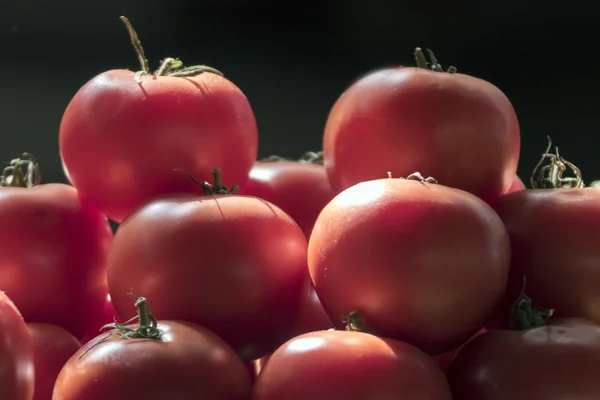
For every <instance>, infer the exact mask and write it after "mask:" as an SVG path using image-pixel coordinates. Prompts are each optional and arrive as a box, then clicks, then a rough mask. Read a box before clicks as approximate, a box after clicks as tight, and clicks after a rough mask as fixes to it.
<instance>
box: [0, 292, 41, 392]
mask: <svg viewBox="0 0 600 400" xmlns="http://www.w3.org/2000/svg"><path fill="white" fill-rule="evenodd" d="M0 362H1V365H2V369H1V371H0V399H11V400H32V399H33V388H34V387H33V385H34V379H35V373H34V367H33V345H32V342H31V337H30V336H29V332H28V331H27V326H26V325H25V321H24V320H23V317H22V316H21V314H20V313H19V310H17V308H16V307H15V304H14V303H13V302H12V301H11V300H10V299H9V298H8V296H6V294H5V293H4V292H2V291H0Z"/></svg>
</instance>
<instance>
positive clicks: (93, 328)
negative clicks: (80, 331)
mask: <svg viewBox="0 0 600 400" xmlns="http://www.w3.org/2000/svg"><path fill="white" fill-rule="evenodd" d="M115 319H117V310H115V305H114V304H113V302H112V299H111V298H110V295H107V296H106V300H105V302H104V308H103V309H102V311H100V312H99V313H98V315H97V316H96V318H94V322H93V323H92V324H91V325H90V329H89V330H88V332H87V333H86V334H85V335H83V336H82V337H81V339H80V340H81V343H84V344H85V343H87V342H89V341H90V340H92V339H94V338H95V337H96V336H98V334H99V333H100V331H101V329H102V327H103V326H104V325H106V324H111V323H113V322H115Z"/></svg>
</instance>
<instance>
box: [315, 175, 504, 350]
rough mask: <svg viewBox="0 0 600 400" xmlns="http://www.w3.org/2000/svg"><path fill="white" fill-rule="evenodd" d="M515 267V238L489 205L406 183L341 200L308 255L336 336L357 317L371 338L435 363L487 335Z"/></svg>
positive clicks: (322, 222) (329, 209) (326, 213)
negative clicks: (393, 342) (414, 350)
mask: <svg viewBox="0 0 600 400" xmlns="http://www.w3.org/2000/svg"><path fill="white" fill-rule="evenodd" d="M509 261H510V247H509V241H508V235H507V233H506V230H505V228H504V226H503V225H502V221H501V220H500V218H498V216H497V215H496V213H495V212H494V211H493V210H492V208H491V207H490V206H488V205H487V204H486V203H484V202H483V201H481V200H480V199H478V198H477V197H475V196H473V195H471V194H469V193H467V192H464V191H462V190H458V189H453V188H449V187H446V186H441V185H436V184H428V183H422V182H418V181H413V180H408V179H389V178H388V179H379V180H375V181H370V182H363V183H360V184H358V185H356V186H353V187H351V188H350V189H347V190H345V191H344V192H342V193H340V194H339V195H337V196H336V197H335V198H334V199H333V200H332V201H331V202H330V203H329V204H328V205H327V206H326V207H325V209H324V210H323V212H322V213H321V215H320V216H319V218H318V219H317V222H316V224H315V228H314V230H313V233H312V236H311V238H310V243H309V246H308V265H309V269H310V274H311V276H312V280H313V282H314V285H315V289H316V291H317V293H318V295H319V298H320V299H321V302H322V303H323V305H324V307H325V309H326V310H327V312H328V313H329V316H330V317H331V318H332V320H333V322H335V323H336V324H338V327H341V326H342V325H341V322H340V316H341V315H348V314H349V313H351V312H352V311H355V310H356V311H359V312H360V313H361V315H362V317H363V319H364V323H365V324H366V326H367V327H368V328H369V329H371V330H372V331H373V332H374V333H376V334H378V335H380V336H384V337H390V338H394V339H398V340H403V341H406V342H408V343H410V344H412V345H414V346H417V347H419V348H420V349H422V350H424V351H425V352H427V353H429V354H430V355H437V354H441V353H444V352H446V351H450V350H452V349H454V348H456V347H458V346H459V345H461V344H462V343H464V342H465V341H467V340H468V339H469V338H470V337H471V336H472V335H473V334H474V333H475V332H476V331H477V330H478V329H480V327H481V326H482V325H483V323H484V321H485V319H486V318H487V317H488V316H489V314H490V313H491V312H492V311H493V308H494V307H495V306H496V304H497V302H498V301H499V300H500V298H501V296H502V295H503V293H504V290H505V286H506V280H507V277H508V267H509ZM474 299H477V301H474ZM440 327H443V329H440Z"/></svg>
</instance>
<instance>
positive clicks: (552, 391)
mask: <svg viewBox="0 0 600 400" xmlns="http://www.w3.org/2000/svg"><path fill="white" fill-rule="evenodd" d="M599 369H600V327H599V326H598V325H596V324H594V323H592V322H590V321H586V320H582V319H570V320H563V321H556V322H555V323H553V324H551V325H548V326H544V327H540V328H534V329H530V330H525V331H503V330H498V331H490V332H488V333H485V334H483V335H480V336H478V337H477V338H475V339H473V340H472V341H471V342H469V343H468V344H467V345H466V346H465V347H464V348H463V349H462V350H461V351H460V352H459V354H458V356H457V357H456V358H455V360H454V362H453V363H452V365H451V366H450V369H449V370H448V374H447V376H448V381H449V382H450V385H451V387H452V391H453V395H454V398H456V399H460V400H505V399H511V400H531V399H544V400H571V399H578V400H580V399H581V400H588V399H589V400H592V399H597V398H598V393H600V380H598V377H597V371H598V370H599Z"/></svg>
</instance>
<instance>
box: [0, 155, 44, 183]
mask: <svg viewBox="0 0 600 400" xmlns="http://www.w3.org/2000/svg"><path fill="white" fill-rule="evenodd" d="M41 180H42V173H41V171H40V166H39V165H38V163H37V161H36V160H35V158H34V157H33V156H32V155H31V154H29V153H23V155H22V156H21V158H15V159H13V160H11V161H10V163H9V164H8V166H7V167H6V168H4V170H3V171H2V177H0V186H1V187H22V188H32V187H34V186H36V185H39V183H40V182H41Z"/></svg>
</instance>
